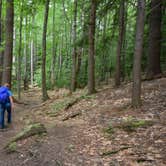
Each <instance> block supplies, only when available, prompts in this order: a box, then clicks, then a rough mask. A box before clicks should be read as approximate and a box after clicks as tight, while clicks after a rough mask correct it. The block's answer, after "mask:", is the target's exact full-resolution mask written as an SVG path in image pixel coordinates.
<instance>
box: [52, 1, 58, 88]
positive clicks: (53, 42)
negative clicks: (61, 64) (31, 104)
mask: <svg viewBox="0 0 166 166" xmlns="http://www.w3.org/2000/svg"><path fill="white" fill-rule="evenodd" d="M52 19H53V20H52V21H53V25H52V64H51V88H52V89H54V86H55V62H56V48H57V46H56V40H55V37H56V36H55V0H54V1H53V18H52Z"/></svg>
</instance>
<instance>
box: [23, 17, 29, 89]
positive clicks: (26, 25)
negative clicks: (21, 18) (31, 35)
mask: <svg viewBox="0 0 166 166" xmlns="http://www.w3.org/2000/svg"><path fill="white" fill-rule="evenodd" d="M25 27H26V28H25V34H24V41H25V46H24V58H25V66H24V90H27V89H28V54H27V52H28V44H27V43H28V35H27V34H28V31H27V27H28V18H27V17H25Z"/></svg>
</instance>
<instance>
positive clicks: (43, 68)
mask: <svg viewBox="0 0 166 166" xmlns="http://www.w3.org/2000/svg"><path fill="white" fill-rule="evenodd" d="M49 2H50V0H46V3H45V15H44V23H43V39H42V47H43V50H42V100H43V101H46V100H47V99H48V98H49V97H48V94H47V88H46V34H47V22H48V13H49Z"/></svg>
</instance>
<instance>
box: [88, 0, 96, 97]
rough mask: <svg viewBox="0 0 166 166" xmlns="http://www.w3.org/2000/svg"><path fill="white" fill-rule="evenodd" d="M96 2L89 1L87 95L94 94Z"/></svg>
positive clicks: (93, 0)
mask: <svg viewBox="0 0 166 166" xmlns="http://www.w3.org/2000/svg"><path fill="white" fill-rule="evenodd" d="M95 29H96V0H91V9H90V23H89V57H88V93H89V94H92V93H95V91H96V90H95Z"/></svg>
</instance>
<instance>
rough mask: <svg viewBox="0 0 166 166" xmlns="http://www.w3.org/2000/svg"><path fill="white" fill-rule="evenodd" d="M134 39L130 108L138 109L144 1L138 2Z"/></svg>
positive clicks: (139, 102)
mask: <svg viewBox="0 0 166 166" xmlns="http://www.w3.org/2000/svg"><path fill="white" fill-rule="evenodd" d="M137 3H138V7H137V23H136V39H135V50H134V63H133V64H134V66H133V87H132V106H133V107H140V105H141V56H142V52H143V35H144V20H145V0H138V2H137Z"/></svg>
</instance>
